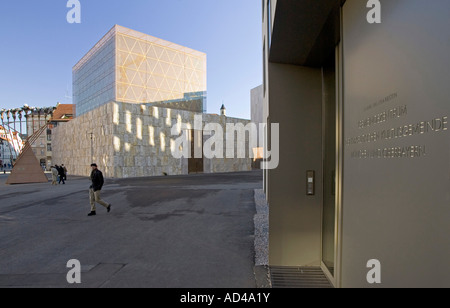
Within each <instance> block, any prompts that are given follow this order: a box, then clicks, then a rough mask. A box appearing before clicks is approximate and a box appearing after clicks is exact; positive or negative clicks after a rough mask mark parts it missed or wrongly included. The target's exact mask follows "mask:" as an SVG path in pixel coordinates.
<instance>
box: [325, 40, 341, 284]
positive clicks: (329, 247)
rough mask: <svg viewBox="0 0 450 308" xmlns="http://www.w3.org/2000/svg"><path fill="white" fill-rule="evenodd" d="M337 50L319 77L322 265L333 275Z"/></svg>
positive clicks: (336, 194) (337, 174) (337, 173)
mask: <svg viewBox="0 0 450 308" xmlns="http://www.w3.org/2000/svg"><path fill="white" fill-rule="evenodd" d="M338 54H339V48H336V50H335V51H334V52H332V53H331V54H330V56H329V58H328V59H327V61H326V62H325V64H324V66H323V68H322V80H323V90H322V91H323V212H322V267H323V268H324V270H325V272H327V271H328V274H329V276H331V277H330V278H333V279H335V278H336V257H337V253H336V252H337V241H336V238H337V237H336V230H337V228H336V217H337V216H336V214H337V208H338V206H339V196H340V193H339V189H340V188H339V185H338V182H339V181H338V179H339V178H340V168H339V151H340V147H339V125H340V123H339V122H340V121H339V103H338V102H339V100H338V86H337V85H338V83H337V81H338V78H337V76H338V75H337V71H338V69H337V67H338V63H337V62H338V61H339V60H338V59H339V58H338Z"/></svg>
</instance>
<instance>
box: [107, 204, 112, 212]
mask: <svg viewBox="0 0 450 308" xmlns="http://www.w3.org/2000/svg"><path fill="white" fill-rule="evenodd" d="M106 209H107V210H108V213H109V212H111V204H110V205H109V206H108V207H107V208H106Z"/></svg>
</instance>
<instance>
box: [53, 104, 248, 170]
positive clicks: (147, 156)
mask: <svg viewBox="0 0 450 308" xmlns="http://www.w3.org/2000/svg"><path fill="white" fill-rule="evenodd" d="M194 116H195V113H193V112H190V111H184V110H174V109H167V108H160V107H146V106H141V105H136V104H126V103H115V102H112V103H109V104H107V105H104V106H102V107H99V108H97V109H95V110H93V111H92V112H89V113H87V114H85V115H83V116H81V117H78V118H76V119H74V120H72V121H71V122H69V123H66V124H63V125H61V126H60V127H58V128H57V129H55V132H54V137H53V138H54V146H53V149H54V162H55V163H56V164H65V165H66V166H67V168H68V170H69V174H73V175H81V176H87V175H89V173H90V168H89V165H90V164H91V162H92V161H94V162H96V163H97V164H98V165H99V168H100V169H101V170H102V171H103V172H104V174H105V176H106V177H114V178H130V177H144V176H162V175H164V174H167V175H181V174H187V172H188V161H187V159H186V158H182V159H177V158H174V157H173V155H172V148H173V147H174V146H175V140H176V139H177V138H178V137H179V135H175V136H172V127H173V126H174V125H176V124H181V122H182V123H186V124H188V123H189V125H190V127H194ZM202 116H203V126H204V125H205V123H219V124H220V125H221V126H222V128H223V131H224V136H225V135H226V123H242V124H244V125H247V124H248V123H250V121H248V120H242V119H234V118H227V117H223V116H218V115H207V114H203V115H202ZM91 132H92V133H93V136H94V139H93V158H92V159H91V140H90V133H91ZM209 137H210V136H207V135H205V136H204V142H205V141H206V140H208V138H209ZM246 146H247V147H248V143H247V144H246ZM223 150H224V152H223V153H224V155H226V142H224V149H223ZM204 166H205V170H204V172H205V173H213V172H235V171H249V170H251V159H250V158H239V159H227V158H223V159H222V158H214V159H211V160H208V159H206V158H205V159H204Z"/></svg>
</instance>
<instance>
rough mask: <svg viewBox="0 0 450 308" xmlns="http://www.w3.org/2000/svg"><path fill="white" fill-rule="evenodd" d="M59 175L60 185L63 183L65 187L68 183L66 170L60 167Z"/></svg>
mask: <svg viewBox="0 0 450 308" xmlns="http://www.w3.org/2000/svg"><path fill="white" fill-rule="evenodd" d="M58 174H59V184H61V182H62V183H63V185H66V182H65V181H64V169H63V167H61V166H58Z"/></svg>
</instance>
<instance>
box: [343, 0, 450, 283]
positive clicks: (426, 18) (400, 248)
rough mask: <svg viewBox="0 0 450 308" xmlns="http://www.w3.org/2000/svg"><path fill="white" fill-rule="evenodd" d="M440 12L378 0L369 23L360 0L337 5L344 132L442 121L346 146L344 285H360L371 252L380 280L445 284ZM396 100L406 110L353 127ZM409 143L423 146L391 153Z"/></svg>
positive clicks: (441, 8)
mask: <svg viewBox="0 0 450 308" xmlns="http://www.w3.org/2000/svg"><path fill="white" fill-rule="evenodd" d="M449 12H450V2H449V1H447V0H434V1H432V3H431V2H430V1H425V0H395V1H382V23H381V24H379V25H370V24H368V23H367V21H366V14H367V8H366V1H360V0H347V2H346V3H345V5H344V8H343V14H344V15H343V22H344V27H343V30H344V33H343V39H344V40H343V42H344V45H343V47H344V52H345V53H344V85H345V91H344V110H345V113H344V119H345V122H344V136H345V138H347V139H348V138H352V137H357V136H360V135H362V134H370V133H374V132H380V131H384V130H390V129H393V128H395V129H397V128H399V127H404V126H408V127H409V125H411V124H415V125H417V124H418V123H419V131H423V130H422V129H420V123H421V122H423V121H431V120H433V119H437V118H440V119H441V122H439V121H437V124H438V126H440V128H439V129H438V130H437V131H432V130H431V129H429V130H428V132H424V133H414V134H413V135H412V136H411V135H410V134H409V130H407V131H406V133H405V132H403V134H404V136H402V137H394V138H392V139H388V140H385V139H381V140H379V139H374V140H372V142H370V143H356V144H355V143H353V142H352V143H351V144H349V145H346V146H345V148H344V200H343V245H342V251H343V254H342V285H343V287H361V286H364V287H366V286H369V285H368V283H367V281H366V275H367V272H368V269H367V268H366V263H367V261H368V260H370V259H378V260H379V261H380V262H381V265H382V284H381V285H380V286H382V287H422V286H423V287H433V286H436V287H438V286H439V287H450V267H449V266H448V265H447V263H448V260H449V258H450V237H449V234H450V224H449V218H450V135H449V133H450V132H449V130H448V127H449V125H448V123H447V124H444V125H443V123H444V122H446V120H445V119H446V118H445V117H448V116H449V115H450V104H449V92H448V86H449V84H450V75H449V73H448V68H449V67H450V57H449V52H450V45H449V33H448V31H447V29H449V28H450V19H449V18H448V13H449ZM399 106H402V107H403V106H406V108H407V113H403V114H402V115H401V116H400V117H397V116H395V117H390V118H388V120H387V121H382V122H381V123H374V124H372V125H369V126H367V125H363V126H362V127H360V128H359V123H358V122H359V121H361V120H364V119H367V118H369V117H372V116H375V115H377V114H381V113H383V112H385V111H389V110H393V109H395V108H397V107H399ZM443 118H444V120H443ZM447 121H448V120H447ZM427 125H428V124H426V125H425V126H427ZM408 129H409V128H408ZM397 133H398V131H397ZM411 146H414V147H415V146H418V147H420V149H422V148H425V151H426V154H424V153H423V152H422V150H421V151H420V152H419V151H413V152H412V154H413V157H411V150H410V151H409V153H401V152H399V151H403V150H401V149H407V148H408V147H411ZM391 148H399V149H400V150H398V151H397V150H395V151H394V152H391V151H390V150H386V151H385V149H391ZM378 149H380V151H381V152H379V151H377V150H378ZM416 149H417V148H416ZM366 151H367V152H366ZM372 151H375V152H372ZM352 153H353V154H355V153H359V154H358V155H352ZM392 153H394V157H395V156H400V157H395V158H389V157H391V156H392ZM395 153H396V154H395ZM399 154H401V155H399ZM419 154H420V155H419ZM354 157H357V158H354ZM358 157H360V158H358Z"/></svg>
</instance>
